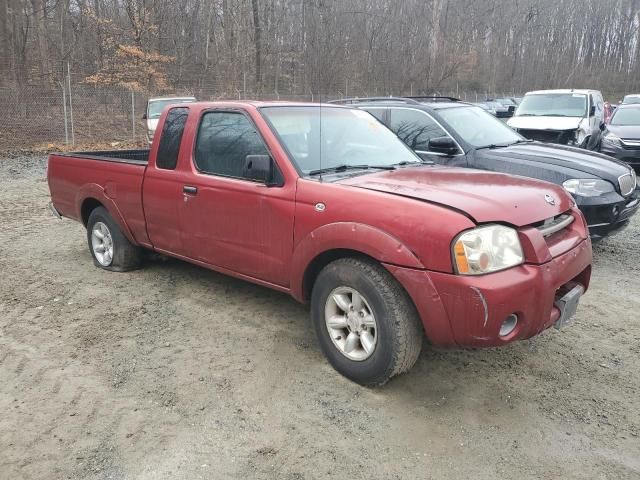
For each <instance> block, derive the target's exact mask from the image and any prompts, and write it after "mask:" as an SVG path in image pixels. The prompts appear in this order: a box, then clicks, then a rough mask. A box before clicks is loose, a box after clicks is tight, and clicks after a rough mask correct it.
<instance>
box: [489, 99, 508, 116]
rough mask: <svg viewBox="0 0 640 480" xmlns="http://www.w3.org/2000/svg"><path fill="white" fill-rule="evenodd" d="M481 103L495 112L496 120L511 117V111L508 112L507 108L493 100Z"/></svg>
mask: <svg viewBox="0 0 640 480" xmlns="http://www.w3.org/2000/svg"><path fill="white" fill-rule="evenodd" d="M483 103H484V104H485V105H488V106H489V107H491V108H493V109H494V110H495V112H496V114H495V116H496V117H498V118H509V117H511V116H512V115H513V111H509V107H505V106H504V105H502V104H501V103H498V102H496V101H494V100H485V101H484V102H483Z"/></svg>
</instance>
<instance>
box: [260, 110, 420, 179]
mask: <svg viewBox="0 0 640 480" xmlns="http://www.w3.org/2000/svg"><path fill="white" fill-rule="evenodd" d="M260 111H261V112H262V114H263V115H264V116H265V117H266V118H267V120H268V121H269V123H270V124H271V126H272V128H273V130H275V132H276V133H277V135H278V137H279V138H280V140H281V141H282V143H283V144H284V146H285V147H286V149H287V151H288V152H289V154H290V155H291V157H292V160H293V161H294V162H295V163H296V164H297V166H298V168H299V169H300V170H301V171H302V172H304V173H305V174H309V173H310V172H313V171H315V170H320V169H330V168H335V167H342V168H345V167H346V168H348V167H350V166H351V167H356V166H363V167H366V166H369V167H372V168H375V167H387V166H391V165H396V164H400V163H402V164H404V163H421V161H420V159H419V158H418V157H417V156H416V155H415V154H414V153H413V151H411V149H409V147H407V146H406V145H405V144H404V143H403V142H402V141H401V140H399V139H398V137H397V136H396V135H395V134H394V133H393V132H392V131H391V130H389V129H388V128H387V127H385V126H384V125H382V124H381V123H380V122H379V121H378V120H377V119H376V118H375V117H374V116H373V115H371V114H369V113H368V112H365V111H363V110H355V109H349V108H342V107H328V106H322V107H321V106H319V105H318V106H299V107H263V108H261V109H260Z"/></svg>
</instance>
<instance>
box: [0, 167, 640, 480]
mask: <svg viewBox="0 0 640 480" xmlns="http://www.w3.org/2000/svg"><path fill="white" fill-rule="evenodd" d="M45 164H46V158H45V157H43V156H14V157H12V158H4V159H0V225H1V228H0V272H1V275H0V411H1V412H2V415H0V477H1V478H3V479H5V478H6V479H12V480H13V479H20V478H29V479H31V478H37V479H54V478H55V479H62V478H72V479H76V478H83V479H84V478H90V479H129V478H132V479H133V478H135V479H159V478H171V479H198V478H215V479H225V478H257V479H273V478H283V479H311V478H327V477H336V478H350V479H405V478H407V479H414V478H420V479H429V478H433V479H441V478H445V479H459V478H474V479H495V478H509V479H512V478H514V479H515V478H518V479H526V478H535V479H542V478H545V479H547V478H548V479H556V478H564V479H573V478H576V479H578V478H580V479H583V478H590V479H596V478H597V479H605V478H606V479H609V478H610V479H625V478H628V479H631V478H634V479H638V478H640V455H639V453H640V438H639V434H640V401H639V399H638V398H639V397H638V395H639V393H640V389H639V386H640V375H639V374H638V372H639V371H640V368H639V367H640V360H639V359H638V356H639V354H640V325H639V322H638V317H637V312H638V311H640V300H638V298H639V297H638V296H637V293H638V292H639V291H640V289H639V287H640V276H639V275H638V274H639V272H640V259H639V256H638V252H639V250H638V244H639V243H640V218H638V217H636V219H635V222H634V223H633V224H632V225H631V226H630V227H629V228H628V229H626V230H625V231H623V232H621V233H619V234H618V235H615V236H613V237H611V238H609V239H606V240H605V241H603V242H602V243H600V244H599V245H597V246H595V247H594V255H595V265H594V275H593V280H592V286H591V289H590V291H589V292H588V294H587V295H586V296H585V297H584V298H583V301H582V304H581V306H580V308H579V311H578V315H577V318H576V319H575V322H574V323H573V324H572V325H570V326H569V327H567V328H566V329H564V330H562V331H556V330H550V331H547V332H545V333H544V334H543V335H541V336H539V337H537V338H534V339H532V340H529V341H524V342H519V343H516V344H512V345H510V346H507V347H504V348H501V349H487V350H458V351H447V350H440V349H435V348H433V347H426V348H424V350H423V352H422V355H421V357H420V359H419V360H418V363H417V364H416V366H415V367H414V368H413V370H412V371H411V372H410V373H409V374H406V375H404V376H401V377H398V378H396V379H394V380H393V381H391V382H390V383H389V384H387V385H386V386H385V387H383V388H381V389H365V388H361V387H359V386H357V385H355V384H353V383H350V382H349V381H347V380H346V379H344V378H342V377H341V376H339V375H338V374H337V373H335V372H334V371H333V370H332V369H331V367H330V366H329V365H328V363H327V362H326V361H325V360H324V359H323V357H322V355H321V353H320V351H319V350H318V347H317V346H316V342H315V339H314V337H313V333H312V329H311V328H310V325H309V321H308V311H307V308H306V307H304V306H301V305H298V304H297V303H296V302H295V301H294V300H292V299H290V298H289V297H287V296H286V295H283V294H280V293H276V292H273V291H270V290H267V289H266V288H262V287H258V286H255V285H251V284H248V283H244V282H241V281H239V280H234V279H231V278H228V277H225V276H223V275H219V274H216V273H213V272H209V271H207V270H204V269H201V268H198V267H195V266H192V265H189V264H186V263H182V262H179V261H174V260H166V261H163V260H160V259H156V260H150V261H148V262H147V263H146V265H145V267H144V268H143V269H141V270H138V271H135V272H131V273H126V274H116V273H109V272H105V271H102V270H99V269H97V268H95V267H94V266H93V264H92V262H91V259H90V255H89V252H88V250H87V246H86V241H85V232H84V229H83V228H82V226H81V225H79V224H77V223H74V222H72V221H69V220H65V221H59V220H56V219H55V218H53V217H52V216H51V215H50V214H49V213H48V211H47V208H46V205H47V202H48V189H47V184H46V180H45Z"/></svg>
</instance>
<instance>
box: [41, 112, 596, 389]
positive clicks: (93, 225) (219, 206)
mask: <svg viewBox="0 0 640 480" xmlns="http://www.w3.org/2000/svg"><path fill="white" fill-rule="evenodd" d="M477 110H479V111H481V110H480V109H477ZM485 115H487V116H488V117H490V115H489V114H485ZM158 128H159V129H160V132H161V134H160V135H156V136H155V137H154V140H153V144H152V145H151V150H150V151H149V150H142V151H125V152H117V151H99V152H78V153H66V154H55V155H51V156H50V157H49V164H48V173H47V174H48V182H49V188H50V191H51V199H52V209H53V211H54V213H56V214H57V215H59V216H63V217H69V218H71V219H74V220H77V221H79V222H82V224H83V225H85V226H86V228H87V242H88V245H89V251H90V252H91V255H92V257H93V261H94V263H95V265H96V266H98V267H100V268H103V269H106V270H115V271H123V270H129V269H132V268H135V267H137V266H139V265H140V262H141V253H142V251H143V250H149V251H155V252H158V253H161V254H165V255H170V256H173V257H176V258H180V259H183V260H186V261H189V262H192V263H194V264H197V265H200V266H203V267H205V268H209V269H212V270H217V271H219V272H222V273H225V274H228V275H232V276H236V277H239V278H242V279H245V280H249V281H252V282H255V283H257V284H260V285H264V286H266V287H269V288H273V289H275V290H279V291H282V292H286V293H288V294H290V295H292V296H293V297H294V298H296V299H297V300H299V301H302V302H310V303H311V316H312V322H313V325H314V328H315V331H316V334H317V337H318V341H319V343H320V346H321V348H322V351H323V352H324V354H325V355H326V356H327V358H328V359H329V361H330V362H331V364H332V365H333V366H334V367H335V368H336V370H338V371H339V372H340V373H342V374H343V375H345V376H347V377H349V378H351V379H353V380H354V381H356V382H359V383H361V384H365V385H379V384H382V383H384V382H386V381H387V380H388V379H389V378H391V377H392V376H394V375H396V374H398V373H401V372H404V371H407V370H408V369H410V368H411V366H412V365H413V363H414V362H415V361H416V359H417V358H418V355H419V353H420V349H421V345H422V340H423V336H424V335H425V333H426V335H427V337H428V338H429V340H430V341H431V343H432V344H434V345H440V346H449V347H454V346H473V347H481V346H500V345H505V344H507V343H509V342H512V341H515V340H519V339H524V338H529V337H532V336H534V335H537V334H538V333H540V332H541V331H542V330H544V329H546V328H548V327H550V326H552V325H556V326H561V325H563V324H564V323H565V322H566V321H567V320H568V319H569V318H571V316H572V315H573V314H574V313H575V311H576V308H577V304H578V301H579V299H580V297H581V295H582V294H583V293H584V291H585V290H586V289H587V287H588V285H589V278H590V273H591V242H590V240H589V236H588V234H587V230H586V224H585V222H584V218H583V216H582V214H581V213H580V211H579V210H578V209H577V208H576V207H575V205H574V202H573V200H572V199H571V196H570V195H569V194H568V193H567V192H566V191H565V190H564V189H562V188H561V187H558V186H557V185H553V184H551V183H547V182H540V181H537V180H532V179H528V178H522V177H514V176H510V175H504V174H500V173H491V172H477V171H473V170H468V169H460V168H449V167H442V166H439V165H433V164H424V163H423V162H422V161H421V160H420V158H419V157H417V156H416V155H415V154H414V153H413V152H412V151H411V150H410V149H409V148H407V146H406V145H405V144H403V143H402V142H401V141H400V140H398V138H397V137H396V135H394V134H393V132H391V131H390V130H388V129H387V128H386V127H385V126H384V125H382V124H381V123H380V122H379V121H378V120H376V119H375V118H374V117H372V116H371V115H370V114H368V113H367V112H364V111H361V110H357V109H352V108H345V107H341V106H335V105H322V106H319V105H318V104H295V103H286V102H274V103H262V102H240V101H238V102H213V103H192V104H183V105H177V106H176V105H174V106H171V107H170V108H168V109H166V110H165V112H164V113H163V114H162V116H161V118H160V122H159V125H158ZM105 301H112V300H105ZM273 321H280V319H277V318H276V319H273ZM283 325H284V324H283ZM298 327H299V328H304V325H302V324H300V325H299V326H298ZM296 328H297V327H296ZM256 329H259V326H257V325H256ZM256 336H259V332H258V331H257V332H256Z"/></svg>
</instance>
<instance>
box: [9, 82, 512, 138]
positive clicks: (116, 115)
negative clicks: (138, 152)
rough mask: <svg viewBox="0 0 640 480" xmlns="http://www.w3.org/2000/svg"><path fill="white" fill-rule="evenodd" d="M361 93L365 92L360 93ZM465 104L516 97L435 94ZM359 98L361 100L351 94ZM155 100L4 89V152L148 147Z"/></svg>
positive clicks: (69, 90) (106, 90)
mask: <svg viewBox="0 0 640 480" xmlns="http://www.w3.org/2000/svg"><path fill="white" fill-rule="evenodd" d="M174 93H175V94H176V95H193V96H195V97H196V98H197V99H198V100H222V99H225V100H231V99H234V100H237V99H253V100H295V101H312V102H319V101H328V100H334V99H338V98H342V97H345V96H349V93H351V92H347V95H345V93H344V92H335V93H333V94H317V93H313V92H307V93H287V94H281V93H279V92H263V93H260V94H256V93H253V92H248V91H246V89H245V88H244V85H243V84H242V82H241V85H240V86H239V88H237V89H232V90H231V91H222V90H219V89H216V88H211V89H206V88H199V89H179V90H177V91H176V92H174ZM358 93H360V92H358ZM426 93H427V92H422V91H420V90H418V89H415V90H414V89H413V88H411V89H410V90H409V91H398V92H393V91H391V92H390V91H389V90H386V89H385V90H382V89H381V90H378V89H375V91H372V92H363V93H362V94H360V95H357V96H358V97H363V96H367V95H371V96H390V95H396V96H402V95H411V94H413V95H423V94H426ZM429 94H430V95H442V96H452V97H456V98H460V99H462V100H464V101H469V102H476V101H482V100H484V99H485V98H488V97H497V96H514V95H513V94H496V93H493V94H489V93H486V92H450V91H447V92H429ZM351 96H355V95H351ZM148 97H149V96H148V95H145V94H142V93H139V92H134V91H131V90H125V89H120V88H116V87H95V86H91V85H86V84H84V83H78V84H73V83H72V82H70V81H67V82H61V83H60V84H58V85H47V86H41V85H23V86H15V87H0V108H2V110H3V113H4V115H3V119H2V120H0V150H19V149H30V148H58V147H59V146H61V145H69V146H75V145H78V146H80V145H97V144H113V146H114V147H115V146H116V145H117V144H119V143H127V144H130V143H133V144H144V141H145V132H146V124H145V122H144V120H143V119H142V116H143V114H144V113H145V111H146V104H147V98H148Z"/></svg>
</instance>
